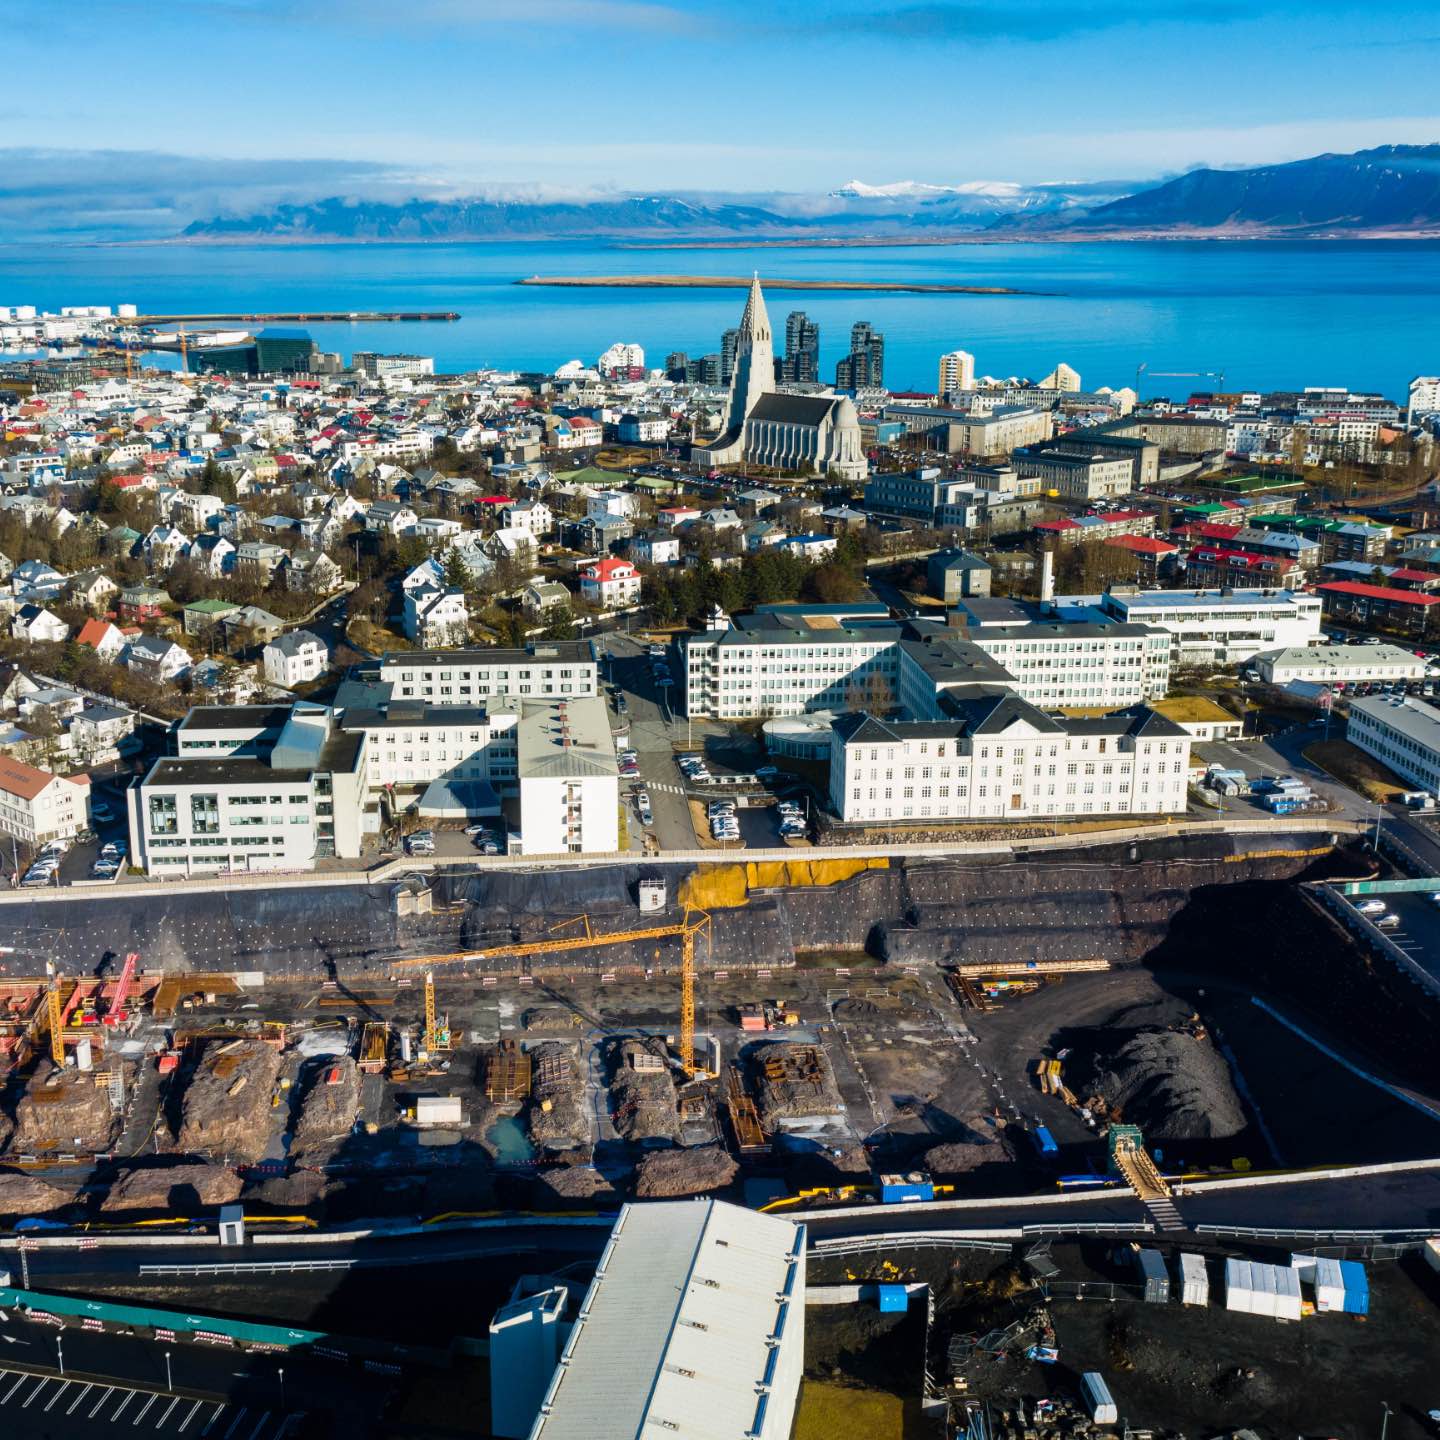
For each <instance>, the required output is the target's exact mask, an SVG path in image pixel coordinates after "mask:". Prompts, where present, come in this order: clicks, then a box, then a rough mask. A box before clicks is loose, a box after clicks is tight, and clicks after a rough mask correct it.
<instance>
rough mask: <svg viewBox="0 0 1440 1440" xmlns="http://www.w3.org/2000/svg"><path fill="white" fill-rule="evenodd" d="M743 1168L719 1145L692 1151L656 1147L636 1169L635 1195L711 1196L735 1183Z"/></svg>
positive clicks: (653, 1197) (656, 1197) (662, 1197)
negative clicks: (657, 1148)
mask: <svg viewBox="0 0 1440 1440" xmlns="http://www.w3.org/2000/svg"><path fill="white" fill-rule="evenodd" d="M739 1170H740V1167H739V1166H738V1165H737V1164H736V1163H735V1161H734V1160H733V1159H731V1157H730V1155H729V1154H728V1153H727V1152H726V1151H724V1150H722V1149H721V1148H720V1147H719V1146H718V1145H700V1146H696V1147H695V1148H694V1149H691V1150H656V1151H655V1152H654V1153H653V1154H651V1155H647V1156H646V1157H645V1158H644V1159H643V1160H642V1161H641V1162H640V1164H639V1166H638V1168H637V1169H636V1171H635V1194H636V1197H637V1198H638V1199H641V1200H665V1199H674V1198H676V1197H678V1196H682V1195H709V1194H713V1193H714V1192H716V1191H718V1190H724V1189H727V1188H728V1187H729V1186H730V1185H732V1184H733V1183H734V1180H735V1176H736V1175H737V1174H738V1173H739Z"/></svg>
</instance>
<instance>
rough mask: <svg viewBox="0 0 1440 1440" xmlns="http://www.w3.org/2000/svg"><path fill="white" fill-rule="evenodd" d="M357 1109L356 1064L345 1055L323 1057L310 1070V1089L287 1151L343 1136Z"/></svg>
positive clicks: (357, 1072) (313, 1147) (358, 1090)
mask: <svg viewBox="0 0 1440 1440" xmlns="http://www.w3.org/2000/svg"><path fill="white" fill-rule="evenodd" d="M359 1110H360V1067H359V1066H358V1065H357V1064H356V1063H355V1061H354V1060H353V1059H351V1057H350V1056H349V1055H340V1056H336V1057H335V1058H334V1059H333V1060H327V1061H324V1062H323V1063H322V1064H321V1065H320V1066H319V1067H317V1069H316V1070H315V1073H314V1078H313V1080H312V1082H311V1085H310V1089H309V1091H308V1092H307V1093H306V1096H305V1099H304V1100H303V1102H302V1103H301V1106H300V1115H299V1118H298V1119H297V1120H296V1121H295V1131H294V1136H293V1138H292V1139H291V1142H290V1153H291V1154H292V1155H296V1154H301V1153H303V1152H304V1151H306V1150H312V1149H315V1148H317V1147H319V1146H324V1145H328V1144H330V1143H331V1142H332V1141H335V1140H340V1139H343V1138H344V1137H345V1136H346V1135H348V1134H349V1133H350V1130H351V1127H352V1126H353V1125H354V1124H355V1116H356V1115H357V1114H358V1113H359Z"/></svg>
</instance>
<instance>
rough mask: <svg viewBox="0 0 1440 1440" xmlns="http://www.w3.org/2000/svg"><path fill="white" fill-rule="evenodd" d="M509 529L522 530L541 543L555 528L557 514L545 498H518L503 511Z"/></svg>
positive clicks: (503, 517) (502, 515)
mask: <svg viewBox="0 0 1440 1440" xmlns="http://www.w3.org/2000/svg"><path fill="white" fill-rule="evenodd" d="M501 518H502V519H503V520H504V522H505V528H506V529H507V530H520V531H523V532H524V533H525V534H526V535H528V536H529V537H530V538H531V539H532V540H533V541H535V543H536V544H539V542H540V541H541V540H543V539H544V538H545V537H546V536H547V535H548V534H549V533H550V532H551V531H552V530H553V529H554V528H555V515H554V513H553V512H552V511H551V509H550V507H549V506H548V505H547V504H546V503H545V502H544V501H543V500H523V501H522V500H517V501H516V502H515V503H514V504H513V505H507V506H505V508H504V510H503V511H502V512H501Z"/></svg>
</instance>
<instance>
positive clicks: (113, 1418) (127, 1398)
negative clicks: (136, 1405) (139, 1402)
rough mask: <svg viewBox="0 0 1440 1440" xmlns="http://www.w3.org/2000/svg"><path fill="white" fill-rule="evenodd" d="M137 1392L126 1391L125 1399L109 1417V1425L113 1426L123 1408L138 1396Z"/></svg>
mask: <svg viewBox="0 0 1440 1440" xmlns="http://www.w3.org/2000/svg"><path fill="white" fill-rule="evenodd" d="M139 1393H140V1392H139V1391H138V1390H127V1391H126V1392H125V1398H124V1399H123V1400H122V1401H121V1402H120V1403H119V1404H118V1405H117V1406H116V1407H115V1410H114V1413H113V1414H112V1415H111V1416H110V1423H111V1424H112V1425H113V1424H114V1423H115V1422H116V1421H117V1420H118V1419H119V1418H120V1414H121V1412H122V1411H123V1410H124V1409H125V1407H126V1406H127V1405H128V1404H129V1403H130V1402H131V1401H132V1400H133V1399H134V1398H135V1397H136V1396H137V1395H138V1394H139Z"/></svg>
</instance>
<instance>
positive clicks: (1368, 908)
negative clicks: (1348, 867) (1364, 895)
mask: <svg viewBox="0 0 1440 1440" xmlns="http://www.w3.org/2000/svg"><path fill="white" fill-rule="evenodd" d="M1430 898H1431V899H1432V900H1433V899H1435V898H1436V897H1435V896H1433V895H1432V896H1431V897H1430ZM1355 908H1356V909H1357V910H1358V911H1359V912H1360V913H1361V914H1362V915H1383V914H1384V913H1385V902H1384V901H1383V900H1362V901H1361V902H1360V903H1359V904H1358V905H1357V906H1356V907H1355Z"/></svg>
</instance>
